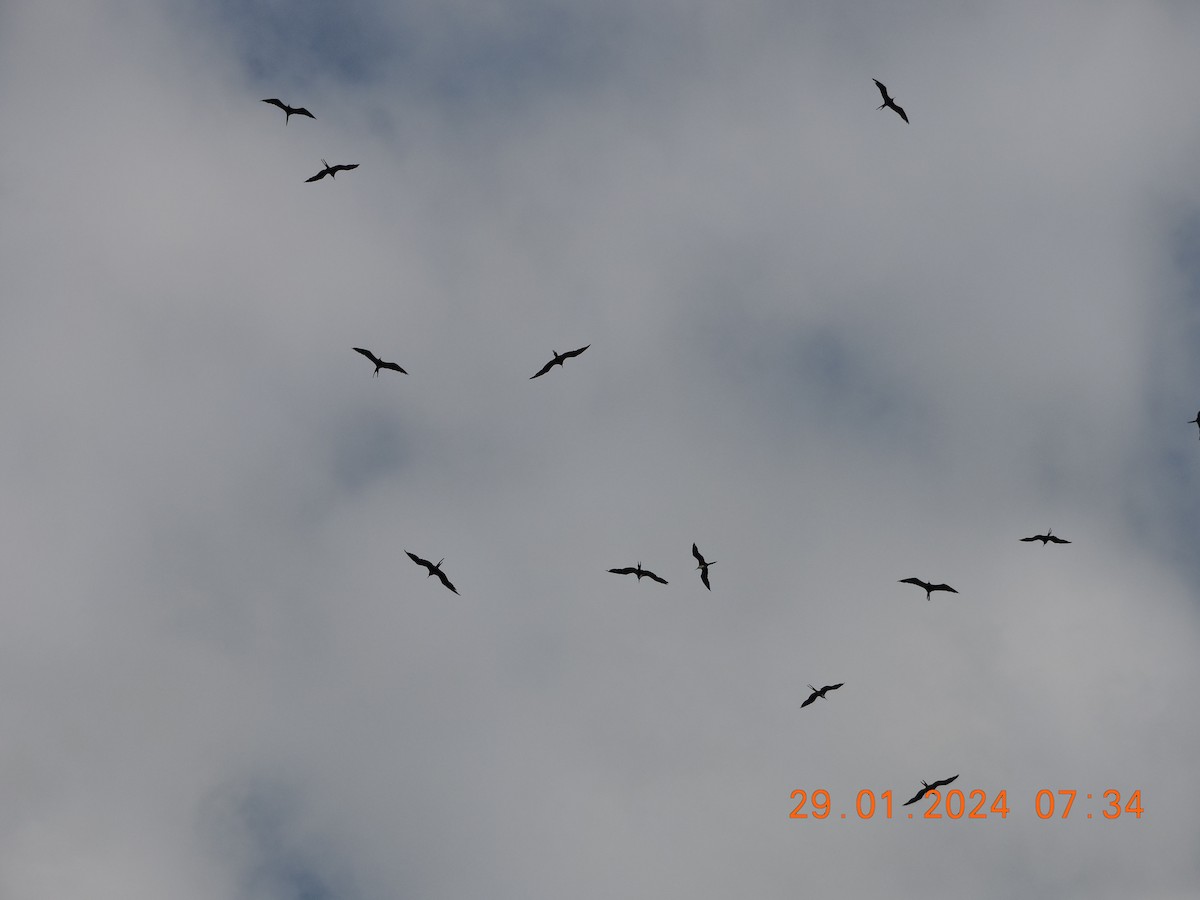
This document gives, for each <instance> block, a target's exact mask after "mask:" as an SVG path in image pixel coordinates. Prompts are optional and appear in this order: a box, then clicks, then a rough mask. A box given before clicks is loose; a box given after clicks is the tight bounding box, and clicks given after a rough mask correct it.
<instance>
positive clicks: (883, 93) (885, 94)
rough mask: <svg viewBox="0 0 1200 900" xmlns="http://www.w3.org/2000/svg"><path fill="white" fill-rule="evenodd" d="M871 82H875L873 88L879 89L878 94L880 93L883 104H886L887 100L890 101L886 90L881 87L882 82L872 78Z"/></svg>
mask: <svg viewBox="0 0 1200 900" xmlns="http://www.w3.org/2000/svg"><path fill="white" fill-rule="evenodd" d="M871 80H872V81H873V82H875V87H877V88H879V93H880V95H881V96H882V97H883V102H884V103H887V102H888V101H889V100H891V99H892V98H891V97H889V96H888V92H887V88H885V87H884V86H883V82H882V81H880V80H879V79H878V78H872V79H871Z"/></svg>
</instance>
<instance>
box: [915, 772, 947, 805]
mask: <svg viewBox="0 0 1200 900" xmlns="http://www.w3.org/2000/svg"><path fill="white" fill-rule="evenodd" d="M957 777H958V776H957V775H951V776H950V777H949V778H943V779H942V780H941V781H935V782H934V783H933V784H925V782H924V781H922V782H921V784H923V785H925V786H924V787H923V788H921V789H920V790H919V791H917V795H916V796H915V797H913V798H912V799H911V800H905V801H904V805H905V806H911V805H912V804H914V803H916V802H917V801H918V800H920V799H921V798H922V797H924V796H925V795H926V794H928V793H929V792H930V791H933V790H937V789H938V788H940V787H941V786H942V785H946V784H949V783H950V782H952V781H953V780H954V779H955V778H957Z"/></svg>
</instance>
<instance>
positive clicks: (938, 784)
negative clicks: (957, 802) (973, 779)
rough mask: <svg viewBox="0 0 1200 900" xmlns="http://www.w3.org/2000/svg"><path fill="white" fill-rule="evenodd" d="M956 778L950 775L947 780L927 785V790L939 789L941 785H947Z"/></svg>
mask: <svg viewBox="0 0 1200 900" xmlns="http://www.w3.org/2000/svg"><path fill="white" fill-rule="evenodd" d="M957 777H958V776H957V775H951V776H950V777H949V778H943V779H942V780H941V781H935V782H933V783H931V784H930V785H929V789H930V790H931V791H932V790H933V789H934V788H940V787H941V786H942V785H946V784H949V783H950V782H952V781H953V780H954V779H955V778H957Z"/></svg>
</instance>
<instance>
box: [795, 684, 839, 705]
mask: <svg viewBox="0 0 1200 900" xmlns="http://www.w3.org/2000/svg"><path fill="white" fill-rule="evenodd" d="M845 683H846V682H844V681H839V682H838V683H837V684H827V685H825V687H823V688H821V689H820V690H819V691H818V690H817V689H816V688H815V687H813V686H812V685H811V684H810V685H809V686H808V689H809V690H810V691H812V693H811V694H809V695H808V699H807V700H805V701H804V702H803V703H801V704H800V708H801V709H804V707H806V706H808V704H810V703H812V702H813V701H814V700H816V699H817V698H818V697H820V698H821V699H822V700H828V699H829V698H828V697H826V696H825V692H826V691H836V690H837V689H838V688H840V687H841V686H842V685H843V684H845Z"/></svg>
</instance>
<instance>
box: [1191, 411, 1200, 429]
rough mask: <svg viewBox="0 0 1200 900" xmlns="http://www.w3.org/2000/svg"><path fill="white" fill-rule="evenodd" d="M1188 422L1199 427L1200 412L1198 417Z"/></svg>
mask: <svg viewBox="0 0 1200 900" xmlns="http://www.w3.org/2000/svg"><path fill="white" fill-rule="evenodd" d="M1188 424H1189V425H1195V426H1196V427H1197V428H1200V412H1198V413H1196V418H1194V419H1192V420H1191V421H1190V422H1188Z"/></svg>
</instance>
